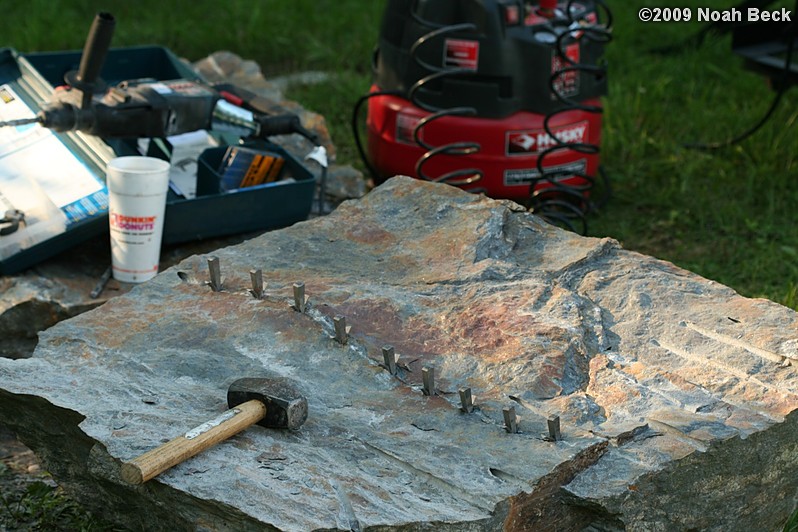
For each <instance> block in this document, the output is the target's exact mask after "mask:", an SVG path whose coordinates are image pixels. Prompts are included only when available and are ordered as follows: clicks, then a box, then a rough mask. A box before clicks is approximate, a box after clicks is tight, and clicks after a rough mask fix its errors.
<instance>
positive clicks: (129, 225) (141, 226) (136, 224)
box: [110, 212, 158, 233]
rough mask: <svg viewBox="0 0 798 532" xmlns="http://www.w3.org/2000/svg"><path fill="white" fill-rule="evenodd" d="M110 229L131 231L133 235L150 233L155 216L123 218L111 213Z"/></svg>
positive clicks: (120, 215) (153, 228) (123, 216)
mask: <svg viewBox="0 0 798 532" xmlns="http://www.w3.org/2000/svg"><path fill="white" fill-rule="evenodd" d="M110 218H111V228H113V229H118V230H120V231H132V232H135V233H151V232H152V231H154V230H155V220H156V219H157V218H158V217H157V216H125V215H124V214H117V213H114V212H112V213H111V214H110Z"/></svg>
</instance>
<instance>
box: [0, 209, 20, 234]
mask: <svg viewBox="0 0 798 532" xmlns="http://www.w3.org/2000/svg"><path fill="white" fill-rule="evenodd" d="M20 223H25V213H24V212H22V211H20V210H19V209H9V210H7V211H6V213H5V216H3V218H1V219H0V225H2V224H8V225H6V226H4V227H0V236H1V235H10V234H11V233H14V232H16V230H17V229H19V224H20Z"/></svg>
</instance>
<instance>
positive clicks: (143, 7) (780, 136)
mask: <svg viewBox="0 0 798 532" xmlns="http://www.w3.org/2000/svg"><path fill="white" fill-rule="evenodd" d="M613 4H614V10H613V11H614V15H615V27H614V37H615V38H614V41H613V42H612V43H611V44H610V45H609V46H608V47H607V52H606V57H607V61H608V65H609V83H610V94H609V96H608V97H607V98H606V99H605V116H604V124H603V132H602V134H603V146H602V155H601V157H602V161H603V164H604V166H605V167H606V170H607V172H608V174H609V175H610V176H611V179H612V182H613V190H614V197H613V199H612V200H611V201H610V203H609V204H608V205H606V206H605V207H604V208H603V209H602V210H601V212H599V213H598V214H596V215H594V216H592V217H591V218H590V225H589V227H590V229H589V234H591V235H593V236H610V237H613V238H616V239H618V240H620V241H621V242H622V243H623V245H624V246H625V247H626V248H628V249H632V250H637V251H641V252H643V253H646V254H650V255H653V256H656V257H659V258H662V259H666V260H669V261H672V262H674V263H675V264H677V265H679V266H682V267H684V268H687V269H689V270H692V271H694V272H696V273H698V274H701V275H703V276H705V277H708V278H710V279H713V280H716V281H718V282H720V283H723V284H726V285H728V286H731V287H732V288H734V289H736V290H737V291H738V292H740V293H741V294H743V295H745V296H751V297H765V298H769V299H771V300H773V301H777V302H780V303H783V304H785V305H788V306H790V307H792V308H797V307H798V223H796V221H798V209H796V205H798V135H796V128H795V122H796V119H798V94H796V91H795V90H791V91H788V93H787V94H786V96H785V97H784V99H783V101H782V104H781V106H780V108H779V109H778V110H777V112H776V113H774V115H773V116H772V118H771V119H770V121H769V122H768V123H767V124H766V125H765V126H764V127H763V128H762V129H761V130H760V131H759V132H758V133H757V134H756V135H754V136H753V137H751V138H749V139H748V140H746V141H744V142H742V143H740V144H738V145H735V146H733V147H730V148H727V149H723V150H720V151H716V152H711V153H709V152H701V151H695V150H690V149H686V148H685V147H684V144H685V143H686V142H713V141H719V140H724V139H726V138H729V137H730V136H733V135H735V134H737V133H739V132H742V131H744V130H746V129H747V128H748V127H750V126H751V125H753V124H754V123H756V122H757V121H758V120H759V119H760V117H761V116H762V115H763V114H764V112H765V111H766V109H767V108H768V106H769V105H770V102H771V100H772V98H773V95H774V93H773V91H772V90H771V89H770V88H769V87H768V86H767V84H766V82H765V80H764V79H763V78H762V77H761V76H759V75H757V74H754V73H751V72H749V71H746V70H744V69H743V64H742V60H741V59H739V58H738V57H736V56H735V55H733V54H732V52H731V42H730V38H729V37H728V36H726V37H718V38H716V37H710V38H709V39H708V40H707V41H706V42H705V43H704V45H703V46H701V47H698V48H683V49H682V50H681V51H679V52H676V53H672V54H669V55H662V54H657V53H654V52H653V51H652V49H654V48H656V47H662V46H667V45H675V44H679V43H681V42H684V41H685V40H686V39H687V38H688V37H689V36H691V35H693V34H694V33H695V32H697V31H698V30H699V29H700V28H701V27H702V24H700V23H697V22H695V21H693V22H690V23H658V24H654V23H642V22H639V21H638V20H637V11H638V9H639V7H641V6H650V7H655V6H662V5H668V4H669V3H668V2H662V1H659V0H652V1H649V0H632V1H629V2H623V3H621V2H613ZM730 4H731V2H730V1H728V0H705V1H704V2H702V3H701V4H700V5H701V6H702V7H710V8H716V9H723V8H727V7H729V5H730ZM384 5H385V2H384V1H383V0H336V1H334V2H333V1H330V0H313V1H312V0H292V1H278V0H268V1H267V0H260V1H257V2H251V1H243V0H236V1H229V2H211V1H208V0H192V1H190V2H189V1H186V0H176V1H172V2H169V3H164V2H155V1H153V0H140V1H137V2H129V1H124V2H123V1H104V2H97V1H90V0H77V1H70V2H66V1H61V2H53V1H44V0H31V1H29V2H14V3H10V4H9V5H4V7H3V16H2V17H0V35H2V39H1V41H2V42H0V45H7V46H11V47H13V48H16V49H18V50H20V51H38V50H64V49H79V48H82V46H83V41H84V39H85V35H86V31H87V29H88V27H89V24H90V22H91V19H92V17H93V15H94V13H95V12H97V11H99V10H107V11H110V12H112V13H113V14H114V15H115V16H116V18H117V21H118V26H117V32H116V35H115V40H114V45H115V46H130V45H141V44H157V45H163V46H167V47H169V48H171V49H172V50H173V51H175V52H176V53H177V54H179V55H181V56H182V57H185V58H187V59H190V60H197V59H200V58H202V57H204V56H206V55H208V54H209V53H211V52H213V51H215V50H221V49H227V50H231V51H234V52H235V53H237V54H239V55H240V56H242V57H244V58H247V59H253V60H255V61H257V62H258V63H259V64H260V66H261V68H262V69H263V71H264V72H265V73H266V75H267V77H268V76H272V75H278V74H285V73H290V72H298V71H306V70H323V71H327V72H329V73H331V74H332V76H331V78H330V79H329V80H328V81H327V82H324V83H321V84H318V85H313V86H306V87H296V88H294V89H292V90H291V91H290V93H289V96H290V97H292V98H294V99H296V100H298V101H299V102H300V103H302V104H303V105H305V106H306V107H307V108H309V109H312V110H315V111H318V112H320V113H322V114H324V115H325V116H326V117H327V121H328V125H329V126H330V129H331V132H332V135H333V140H334V141H335V143H336V145H337V146H338V148H339V154H338V162H339V163H351V164H355V165H356V166H360V163H359V161H358V160H357V156H356V151H355V149H354V145H353V141H352V138H351V133H350V130H349V118H350V113H351V109H352V105H353V104H354V102H355V100H356V99H357V97H358V96H360V95H361V94H363V93H365V92H366V91H367V90H368V87H369V84H370V81H371V76H370V71H369V69H370V60H371V52H372V47H373V46H374V44H375V43H376V40H377V35H378V31H379V21H380V16H381V13H382V9H383V6H384ZM670 5H682V4H679V3H678V2H671V3H670ZM784 5H791V4H784ZM360 167H361V168H362V166H360ZM797 519H798V518H797V517H795V516H794V517H793V520H792V523H793V525H792V526H793V528H794V527H795V521H796V520H797Z"/></svg>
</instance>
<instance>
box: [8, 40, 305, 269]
mask: <svg viewBox="0 0 798 532" xmlns="http://www.w3.org/2000/svg"><path fill="white" fill-rule="evenodd" d="M80 55H81V52H80V51H69V52H40V53H30V54H20V53H18V52H16V51H15V50H12V49H9V48H5V49H0V85H9V86H10V87H11V88H12V89H13V90H14V92H15V93H17V94H18V95H20V97H21V99H23V100H24V101H25V103H27V104H28V106H30V107H31V108H32V109H34V110H38V108H39V107H40V106H41V104H42V103H43V102H44V101H45V100H46V99H47V98H48V97H49V95H50V94H51V93H52V91H53V90H54V87H56V86H58V85H62V84H63V79H64V74H65V73H66V72H68V71H70V70H76V69H77V68H78V65H79V64H80ZM100 75H101V77H102V79H103V80H104V81H106V82H107V83H108V84H114V83H118V82H120V81H123V80H126V79H138V78H154V79H157V80H172V79H180V78H187V79H194V80H196V79H200V76H199V75H198V74H197V73H196V72H194V71H193V70H192V69H191V68H189V66H188V65H186V64H185V63H183V62H182V61H180V60H179V59H178V58H177V57H176V56H175V55H174V54H172V52H170V51H169V50H168V49H166V48H163V47H155V46H144V47H134V48H116V49H111V50H110V51H109V53H108V56H107V58H106V61H105V65H104V68H103V70H102V72H101V74H100ZM57 136H58V137H59V139H60V140H61V141H62V142H63V144H64V145H65V146H66V147H67V148H68V149H69V150H70V151H71V152H72V153H73V154H74V155H75V156H76V157H77V158H78V159H79V160H80V161H81V162H83V163H84V164H85V166H86V167H87V168H88V169H89V170H90V171H91V172H92V173H94V175H96V176H97V177H98V178H100V179H101V180H102V181H103V182H104V181H105V164H106V163H107V160H108V159H109V158H110V157H113V156H116V155H131V154H135V153H137V152H136V150H135V146H136V143H135V139H130V140H123V141H119V140H114V141H106V142H101V141H100V140H98V139H88V140H87V138H86V136H85V135H77V134H74V133H67V134H58V135H57ZM256 147H261V148H264V149H268V150H269V151H275V152H278V153H279V154H281V155H282V156H283V157H284V158H285V167H284V172H286V173H288V174H290V176H291V178H292V179H287V180H281V181H278V182H275V183H269V184H265V185H259V186H255V187H250V188H245V189H239V190H233V191H222V190H221V188H220V187H219V184H218V182H219V179H220V177H219V175H218V173H217V171H216V170H217V168H218V164H219V163H220V162H221V158H222V156H223V152H224V150H225V148H223V147H222V148H212V149H209V150H207V151H206V152H205V153H203V154H202V156H201V157H200V160H199V161H198V168H199V170H198V182H197V196H196V197H195V198H192V199H185V198H183V197H180V196H177V195H176V194H174V193H172V192H170V194H169V196H168V197H167V206H166V217H165V224H164V235H163V243H164V244H176V243H182V242H188V241H192V240H201V239H205V238H210V237H218V236H224V235H232V234H237V233H244V232H251V231H259V230H266V229H275V228H279V227H285V226H288V225H291V224H293V223H295V222H298V221H301V220H304V219H306V218H307V216H308V214H309V213H310V209H311V205H312V202H313V192H314V190H315V178H314V176H313V174H312V173H311V172H310V171H309V170H308V169H307V168H306V167H305V166H304V165H303V164H302V163H301V162H300V161H298V160H297V159H296V158H295V157H293V156H292V155H290V154H289V153H287V152H285V151H284V150H283V149H282V148H280V147H278V146H276V145H274V144H271V143H268V142H260V143H258V144H257V145H256ZM156 155H157V154H156ZM44 164H46V163H44ZM0 192H1V191H0ZM107 234H108V213H107V210H100V211H98V212H94V213H90V214H89V215H87V216H86V217H85V218H83V219H80V220H78V221H75V222H74V223H71V224H70V225H69V226H68V227H67V229H66V232H64V233H62V234H60V235H57V236H55V237H53V238H51V239H49V240H46V241H44V242H41V243H39V244H35V245H33V246H31V247H28V248H27V249H23V250H21V251H19V252H17V253H16V254H14V255H12V256H10V257H6V258H5V259H2V260H0V274H12V273H16V272H18V271H21V270H23V269H25V268H28V267H30V266H32V265H34V264H36V263H38V262H41V261H43V260H45V259H47V258H50V257H52V256H54V255H56V254H58V253H60V252H62V251H64V250H66V249H69V248H71V247H73V246H75V245H77V244H79V243H81V242H83V241H86V240H88V239H91V238H96V237H101V236H104V235H107ZM0 238H2V237H1V236H0Z"/></svg>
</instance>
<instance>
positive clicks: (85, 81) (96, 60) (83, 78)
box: [64, 12, 116, 108]
mask: <svg viewBox="0 0 798 532" xmlns="http://www.w3.org/2000/svg"><path fill="white" fill-rule="evenodd" d="M115 26H116V20H115V19H114V16H113V15H111V14H110V13H105V12H100V13H97V16H96V17H94V22H92V24H91V28H90V29H89V35H88V36H87V37H86V44H85V45H84V46H83V54H82V55H81V58H80V67H79V68H78V71H77V73H76V72H74V71H72V72H67V74H66V76H65V77H64V80H65V81H66V83H67V85H70V86H72V87H75V88H76V89H78V90H80V91H81V92H83V101H82V107H83V108H86V107H87V106H88V105H89V104H90V103H91V98H92V94H93V93H94V92H98V90H97V89H99V88H101V87H98V84H97V80H98V79H99V77H100V71H101V70H102V68H103V65H104V64H105V56H107V55H108V49H109V48H110V46H111V38H112V37H113V35H114V27H115Z"/></svg>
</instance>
